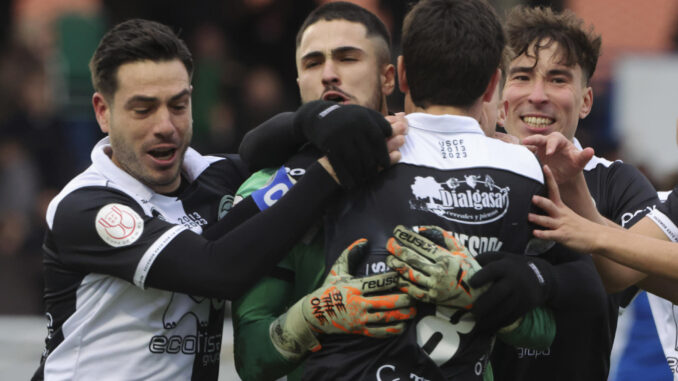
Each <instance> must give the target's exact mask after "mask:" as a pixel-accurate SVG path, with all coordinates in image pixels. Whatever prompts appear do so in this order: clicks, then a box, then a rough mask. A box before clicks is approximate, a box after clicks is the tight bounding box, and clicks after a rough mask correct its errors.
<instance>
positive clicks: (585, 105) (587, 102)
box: [579, 86, 593, 119]
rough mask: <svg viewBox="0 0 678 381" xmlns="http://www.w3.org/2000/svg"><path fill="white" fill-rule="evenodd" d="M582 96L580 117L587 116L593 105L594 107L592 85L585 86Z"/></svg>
mask: <svg viewBox="0 0 678 381" xmlns="http://www.w3.org/2000/svg"><path fill="white" fill-rule="evenodd" d="M582 97H583V99H582V103H581V108H580V109H579V119H584V118H586V117H587V116H588V115H589V113H590V112H591V107H593V89H592V88H591V86H587V87H586V88H584V93H583V94H582Z"/></svg>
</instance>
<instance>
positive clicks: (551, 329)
mask: <svg viewBox="0 0 678 381" xmlns="http://www.w3.org/2000/svg"><path fill="white" fill-rule="evenodd" d="M511 328H513V327H511ZM497 337H498V338H499V339H500V340H501V341H503V342H505V343H507V344H510V345H513V346H514V347H525V348H533V349H546V348H548V347H550V346H551V344H552V343H553V340H554V339H555V338H556V319H555V315H554V314H553V310H551V309H550V308H548V307H537V308H535V309H533V310H531V311H530V312H528V313H527V314H525V315H523V318H522V319H521V320H520V323H519V324H518V326H517V327H515V328H513V329H500V330H499V332H497Z"/></svg>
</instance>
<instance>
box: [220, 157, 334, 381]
mask: <svg viewBox="0 0 678 381" xmlns="http://www.w3.org/2000/svg"><path fill="white" fill-rule="evenodd" d="M276 172H277V171H275V170H261V171H259V172H257V173H255V174H253V175H252V176H251V177H250V178H249V179H247V180H246V181H245V182H244V183H243V184H242V185H241V186H240V188H239V189H238V191H237V192H236V195H237V197H236V200H237V199H241V198H243V197H245V200H247V198H246V197H247V196H249V195H250V194H251V193H253V192H255V191H258V190H260V189H262V188H266V186H267V185H270V184H271V183H272V182H274V181H275V174H276ZM298 247H299V245H297V246H296V247H295V249H293V251H292V252H290V253H289V254H288V256H287V257H285V259H283V260H282V261H281V262H279V263H278V264H277V265H276V267H275V268H274V269H273V272H272V273H271V274H268V275H267V276H265V277H264V278H262V279H261V280H260V281H259V282H257V284H255V285H254V286H253V287H252V288H251V289H250V290H248V291H247V292H246V293H245V294H244V295H243V296H242V297H240V298H238V299H236V300H234V301H233V304H232V306H231V307H232V311H233V329H234V332H233V337H234V348H233V355H234V359H235V367H236V370H237V372H238V375H239V376H240V378H242V379H243V380H246V381H247V380H262V379H266V380H272V379H277V378H280V377H282V376H284V375H285V374H288V373H289V372H291V371H292V370H293V369H294V368H295V367H296V366H298V363H297V362H291V361H289V360H287V359H286V358H284V357H283V356H281V355H280V353H279V352H278V351H277V350H276V349H275V347H274V346H273V343H272V342H271V337H270V334H269V326H270V325H271V323H272V322H273V321H274V320H275V319H276V318H277V317H278V316H279V315H281V314H283V313H284V312H285V311H286V310H287V309H288V308H289V307H290V306H291V305H292V304H293V303H294V299H293V291H294V281H295V275H294V267H293V261H292V260H291V256H292V255H293V253H294V250H296V248H298ZM318 272H319V273H320V272H322V269H318Z"/></svg>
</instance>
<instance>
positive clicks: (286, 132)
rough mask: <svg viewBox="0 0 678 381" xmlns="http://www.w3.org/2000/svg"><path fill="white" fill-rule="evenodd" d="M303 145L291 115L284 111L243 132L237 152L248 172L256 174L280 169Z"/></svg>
mask: <svg viewBox="0 0 678 381" xmlns="http://www.w3.org/2000/svg"><path fill="white" fill-rule="evenodd" d="M304 143H306V138H305V137H304V136H303V135H301V134H298V133H296V132H295V129H294V112H283V113H280V114H278V115H275V116H273V117H272V118H270V119H268V120H267V121H265V122H263V123H262V124H260V125H259V126H257V127H255V128H254V129H252V130H250V131H249V132H248V133H246V134H245V136H244V137H243V139H242V141H241V142H240V147H239V148H238V153H239V154H240V156H241V157H242V159H243V160H244V161H245V163H247V166H248V168H249V170H250V171H252V172H255V171H258V170H260V169H263V168H270V167H278V166H280V165H281V164H282V163H284V162H285V161H287V159H289V158H290V157H291V156H292V155H294V153H295V152H297V151H298V150H299V149H300V148H301V146H302V145H304Z"/></svg>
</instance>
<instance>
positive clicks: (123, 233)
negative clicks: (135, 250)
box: [94, 204, 144, 247]
mask: <svg viewBox="0 0 678 381" xmlns="http://www.w3.org/2000/svg"><path fill="white" fill-rule="evenodd" d="M94 225H95V227H96V229H97V233H99V237H101V239H103V240H104V242H106V243H107V244H109V245H111V246H113V247H120V246H127V245H131V244H132V243H134V241H136V240H137V239H139V237H141V233H142V232H143V231H144V220H142V219H141V217H140V216H139V214H137V212H135V211H134V210H132V208H130V207H129V206H125V205H122V204H108V205H106V206H104V207H103V208H101V209H99V213H97V217H96V220H95V222H94Z"/></svg>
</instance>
